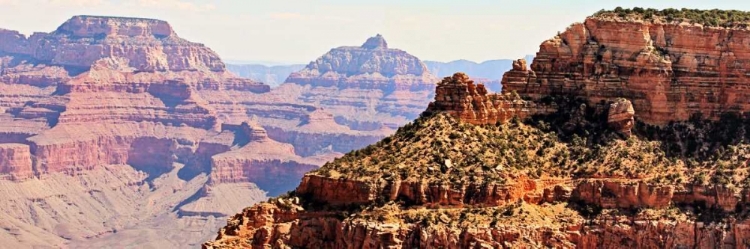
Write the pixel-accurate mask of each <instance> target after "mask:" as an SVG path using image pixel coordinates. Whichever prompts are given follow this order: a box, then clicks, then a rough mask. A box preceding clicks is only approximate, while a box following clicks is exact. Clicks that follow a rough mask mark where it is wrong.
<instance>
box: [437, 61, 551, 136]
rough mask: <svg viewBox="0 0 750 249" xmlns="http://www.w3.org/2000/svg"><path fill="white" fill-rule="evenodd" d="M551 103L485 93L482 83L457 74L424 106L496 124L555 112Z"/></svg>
mask: <svg viewBox="0 0 750 249" xmlns="http://www.w3.org/2000/svg"><path fill="white" fill-rule="evenodd" d="M514 65H515V64H514ZM556 109H557V108H556V107H554V106H543V105H542V104H537V103H534V102H530V101H524V100H522V99H521V98H520V97H518V95H513V94H506V95H503V94H487V90H486V89H485V88H484V85H483V84H477V85H475V84H474V81H472V80H470V79H469V76H467V75H466V74H463V73H456V74H454V75H453V76H452V77H445V78H444V79H443V81H441V82H440V83H438V86H437V89H436V90H435V102H432V103H430V105H429V107H428V108H427V110H428V111H431V112H447V113H449V114H451V115H453V116H454V117H456V118H459V119H461V120H463V121H465V122H468V123H472V124H477V125H479V124H495V123H498V122H506V121H508V120H510V119H511V118H514V117H517V118H520V119H524V118H526V117H529V116H532V115H536V114H545V113H549V112H553V111H555V110H556Z"/></svg>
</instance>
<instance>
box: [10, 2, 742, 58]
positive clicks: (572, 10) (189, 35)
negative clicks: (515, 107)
mask: <svg viewBox="0 0 750 249" xmlns="http://www.w3.org/2000/svg"><path fill="white" fill-rule="evenodd" d="M617 6H623V7H633V6H641V7H653V8H668V7H674V8H682V7H687V8H702V9H706V8H720V9H737V10H745V11H750V1H705V0H703V1H699V0H682V1H664V0H650V1H641V0H639V1H608V0H578V1H552V0H545V1H523V0H521V1H518V0H515V1H499V0H474V1H472V0H463V1H447V0H414V1H405V0H380V1H356V0H327V1H313V0H262V1H261V0H213V1H211V0H129V1H125V0H0V27H2V28H7V29H13V30H19V31H21V32H23V33H26V34H29V33H31V32H33V31H45V32H47V31H52V30H54V29H55V28H57V26H58V25H59V24H61V23H62V22H63V21H65V20H66V19H68V18H69V17H70V16H73V15H78V14H88V15H116V16H137V17H148V18H157V19H163V20H166V21H169V22H170V23H171V24H172V26H173V27H174V29H175V30H176V31H177V33H178V34H179V35H180V36H182V37H184V38H186V39H189V40H191V41H195V42H201V43H205V44H206V45H208V46H209V47H211V48H213V49H214V50H215V51H216V52H218V53H219V54H220V55H221V56H222V58H224V59H230V60H251V61H276V62H284V63H292V62H294V63H307V62H309V61H311V60H314V59H315V58H317V57H319V56H320V55H322V54H323V53H325V52H326V51H328V50H329V49H330V48H333V47H337V46H342V45H359V44H361V43H362V42H364V41H365V39H367V38H368V37H370V36H373V35H375V34H377V33H380V34H383V36H385V38H386V39H387V40H388V43H389V44H390V46H391V47H395V48H400V49H403V50H406V51H408V52H409V53H411V54H414V55H416V56H418V57H419V58H421V59H423V60H438V61H450V60H456V59H468V60H473V61H484V60H490V59H511V58H521V57H523V56H524V55H526V54H533V53H535V52H536V50H537V49H538V47H539V44H540V43H541V42H542V41H544V40H546V39H548V38H550V37H552V36H553V35H555V34H556V33H557V31H561V30H564V29H565V28H566V27H567V26H569V25H570V24H571V23H573V22H580V21H583V20H584V18H586V17H587V16H589V15H591V14H592V13H594V12H596V11H598V10H600V9H612V8H615V7H617Z"/></svg>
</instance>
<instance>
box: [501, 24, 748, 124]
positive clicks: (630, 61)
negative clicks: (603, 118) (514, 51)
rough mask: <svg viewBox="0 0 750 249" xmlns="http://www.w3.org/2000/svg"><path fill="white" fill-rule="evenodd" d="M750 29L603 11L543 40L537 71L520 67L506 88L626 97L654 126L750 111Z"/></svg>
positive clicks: (529, 93) (523, 91) (539, 94)
mask: <svg viewBox="0 0 750 249" xmlns="http://www.w3.org/2000/svg"><path fill="white" fill-rule="evenodd" d="M748 37H750V32H749V31H748V30H746V29H742V28H738V27H727V28H723V27H708V26H703V25H701V24H691V23H688V22H677V21H674V22H671V21H665V20H663V19H644V18H642V17H640V18H635V19H634V17H627V18H625V17H620V16H618V15H617V14H611V13H610V14H607V13H605V14H603V15H597V16H593V17H589V18H587V19H586V20H585V21H584V22H583V23H576V24H573V25H571V26H570V27H569V28H568V29H567V30H565V31H564V32H562V33H560V35H558V36H555V37H554V38H552V39H550V40H547V41H545V42H544V43H542V45H540V48H539V52H538V53H537V55H536V58H535V59H534V62H533V63H532V64H531V69H530V70H531V71H529V70H525V69H522V68H514V70H512V71H509V72H507V73H506V74H505V76H504V78H503V92H506V93H509V92H513V91H515V92H517V93H519V94H521V95H524V96H529V97H532V98H535V99H540V98H542V97H544V96H547V95H550V94H564V95H575V96H581V97H584V98H587V99H589V100H591V101H592V102H598V101H599V100H603V99H604V100H609V99H614V98H618V97H624V98H627V99H629V100H630V101H632V103H633V107H634V109H635V112H636V117H637V118H638V119H639V120H641V121H644V122H647V123H650V124H666V123H668V122H669V121H672V120H687V119H688V118H690V116H691V115H693V114H702V115H703V116H704V117H710V118H718V117H719V116H721V114H722V113H725V112H736V111H739V112H745V111H748V110H750V105H748V104H747V103H746V102H745V101H744V99H746V98H747V96H745V94H746V93H745V91H743V90H742V89H744V88H745V87H746V86H747V81H746V80H745V79H746V77H747V75H746V74H745V71H746V69H747V68H749V67H750V65H748V61H750V57H749V56H750V46H749V45H748V44H747V43H745V42H744V41H745V40H747V39H748Z"/></svg>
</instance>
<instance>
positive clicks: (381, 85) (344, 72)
mask: <svg viewBox="0 0 750 249" xmlns="http://www.w3.org/2000/svg"><path fill="white" fill-rule="evenodd" d="M286 82H289V83H296V84H300V85H312V86H320V87H337V88H340V89H344V88H359V89H379V90H383V91H384V92H386V93H390V92H392V91H396V90H413V91H420V90H428V91H429V90H431V89H432V88H434V83H435V82H437V78H436V77H434V76H433V75H432V74H430V72H429V71H428V70H427V66H425V64H424V63H422V61H420V60H419V59H418V58H417V57H415V56H413V55H411V54H409V53H407V52H405V51H402V50H398V49H393V48H388V43H387V42H386V40H385V38H384V37H383V36H382V35H376V36H374V37H371V38H369V39H367V41H365V43H364V44H362V46H360V47H338V48H334V49H331V51H329V52H328V53H326V54H324V55H323V56H321V57H320V58H318V59H317V60H315V61H313V62H310V64H308V65H307V66H306V67H305V68H304V69H302V70H300V71H298V72H295V73H292V74H291V75H289V78H287V80H286Z"/></svg>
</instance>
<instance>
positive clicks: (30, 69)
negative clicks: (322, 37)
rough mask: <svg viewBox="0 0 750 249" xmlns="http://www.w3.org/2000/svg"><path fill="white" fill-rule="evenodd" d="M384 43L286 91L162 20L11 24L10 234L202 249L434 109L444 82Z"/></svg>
mask: <svg viewBox="0 0 750 249" xmlns="http://www.w3.org/2000/svg"><path fill="white" fill-rule="evenodd" d="M381 43H382V44H381ZM373 44H374V45H373ZM384 44H385V40H384V39H383V38H382V37H381V36H378V37H375V38H371V39H370V40H368V41H367V42H366V43H365V45H363V46H362V47H342V48H337V49H334V50H332V51H331V52H330V53H329V54H327V55H324V56H323V57H321V59H319V60H318V63H311V64H310V65H308V66H307V67H305V69H302V70H300V71H299V72H297V73H295V75H296V76H295V77H293V78H292V77H290V78H292V79H293V80H288V81H290V82H288V83H285V84H283V85H281V86H279V87H277V88H274V89H271V87H269V86H268V85H266V84H264V83H261V82H258V81H254V80H250V79H245V78H240V77H238V76H236V75H235V74H233V73H231V72H229V71H228V70H227V68H226V65H225V64H224V63H223V62H222V60H221V59H220V58H219V56H218V55H217V54H216V53H215V52H214V51H213V50H211V49H210V48H208V47H206V46H204V45H203V44H199V43H194V42H191V41H187V40H185V39H183V38H180V37H179V36H178V35H177V34H176V32H175V31H174V30H173V29H172V27H171V26H170V24H169V23H167V22H165V21H161V20H154V19H144V18H128V17H106V16H74V17H72V18H70V19H69V20H67V21H66V22H64V23H63V24H62V25H60V26H59V27H58V28H57V29H56V30H54V31H52V32H49V33H45V32H37V33H34V34H32V35H30V36H28V37H27V36H25V35H23V34H21V33H19V32H16V31H12V30H5V29H0V192H3V193H4V194H3V205H1V206H0V210H2V211H3V213H4V215H2V218H0V226H2V228H3V230H0V238H2V241H4V242H5V243H6V246H13V247H21V248H23V247H75V248H101V247H113V246H114V247H116V246H117V245H120V246H139V247H141V246H142V247H197V246H198V245H199V244H200V243H201V242H203V241H205V240H208V239H210V238H211V237H212V236H213V234H214V231H215V230H216V229H218V228H219V227H220V226H222V225H223V223H224V220H225V219H226V217H228V216H229V215H231V214H234V213H236V212H237V210H240V209H242V208H243V207H245V206H249V205H252V204H255V203H258V202H260V201H263V200H265V199H266V198H268V196H274V195H279V194H283V193H285V192H287V191H288V190H292V189H293V187H294V186H296V185H297V184H298V183H299V182H300V179H301V178H302V176H303V175H304V174H305V173H306V172H308V171H310V170H313V169H316V168H318V167H319V166H320V165H322V164H323V163H325V162H327V161H330V160H333V158H336V157H339V156H341V155H343V153H346V152H349V151H351V150H354V149H359V148H362V147H365V146H367V145H368V144H371V143H374V142H376V141H378V140H380V139H381V138H383V137H385V136H387V135H389V134H392V133H393V132H395V128H397V127H398V126H400V125H402V124H404V123H406V122H407V121H408V120H411V119H413V118H414V117H416V116H417V115H418V114H419V112H420V111H421V109H422V108H424V106H426V105H427V102H428V101H427V99H428V98H427V97H428V96H432V94H433V85H434V83H435V82H436V78H435V77H434V76H432V75H430V74H429V73H428V72H427V71H426V70H425V66H424V64H422V63H421V61H419V59H417V58H416V57H414V56H411V55H409V54H408V53H406V52H404V51H401V50H397V49H390V48H387V46H386V45H384ZM345 58H356V60H352V61H346V60H344V59H345ZM394 61H395V63H394ZM332 63H333V64H332ZM331 65H336V67H332V66H331ZM404 68H406V70H402V69H404ZM338 73H340V74H338ZM332 77H333V78H335V79H336V82H337V83H336V84H335V85H330V82H332V81H331V78H332ZM414 96H418V97H414ZM238 196H241V198H238Z"/></svg>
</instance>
